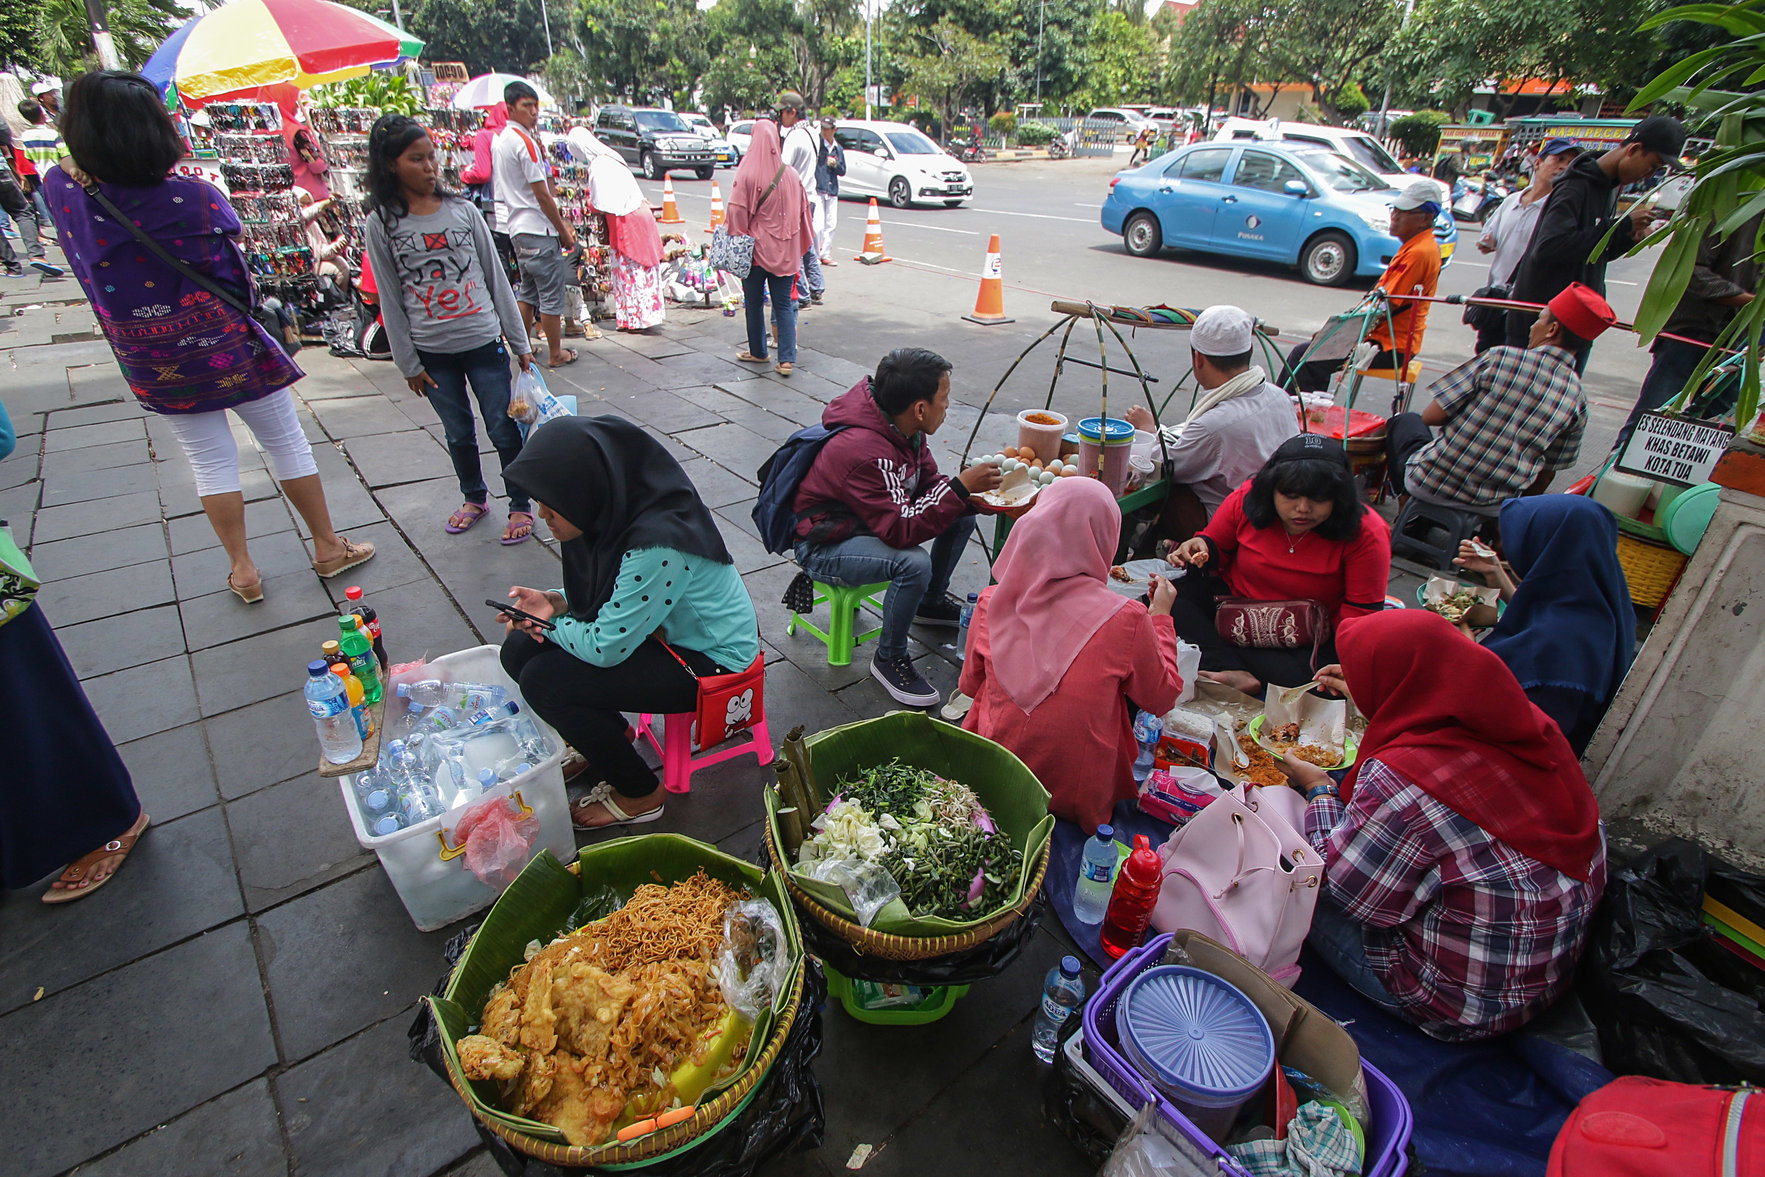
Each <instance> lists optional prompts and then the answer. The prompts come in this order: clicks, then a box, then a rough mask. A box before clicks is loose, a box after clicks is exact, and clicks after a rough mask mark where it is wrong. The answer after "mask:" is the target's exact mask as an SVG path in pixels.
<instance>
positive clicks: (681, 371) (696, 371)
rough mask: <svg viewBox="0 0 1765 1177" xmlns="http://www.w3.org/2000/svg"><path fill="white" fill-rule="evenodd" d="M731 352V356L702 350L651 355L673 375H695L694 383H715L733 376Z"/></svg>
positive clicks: (734, 369) (732, 355) (734, 367)
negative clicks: (670, 354) (727, 356)
mask: <svg viewBox="0 0 1765 1177" xmlns="http://www.w3.org/2000/svg"><path fill="white" fill-rule="evenodd" d="M734 354H735V353H733V352H731V353H729V355H730V357H731V358H728V359H726V358H724V356H722V355H716V354H706V353H705V352H702V351H687V352H683V353H677V354H675V355H673V356H670V357H666V358H663V357H651V358H652V359H655V360H656V362H657V363H658V364H660V365H661V367H662V368H663V369H664V370H665V371H668V372H670V373H673V374H675V375H687V376H692V377H695V379H694V380H693V383H695V384H715V383H716V382H717V381H719V380H724V379H727V378H729V377H731V376H733V375H734V374H735V372H736V370H737V364H736V362H735V360H734V358H733V357H734Z"/></svg>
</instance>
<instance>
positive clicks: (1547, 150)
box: [1538, 135, 1581, 155]
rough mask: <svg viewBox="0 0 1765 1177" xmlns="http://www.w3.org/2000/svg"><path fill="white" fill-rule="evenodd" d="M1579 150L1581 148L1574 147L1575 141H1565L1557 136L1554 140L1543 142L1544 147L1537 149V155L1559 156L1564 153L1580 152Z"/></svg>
mask: <svg viewBox="0 0 1765 1177" xmlns="http://www.w3.org/2000/svg"><path fill="white" fill-rule="evenodd" d="M1580 150H1581V148H1579V147H1577V146H1575V140H1573V139H1565V138H1563V137H1562V136H1561V135H1559V136H1557V137H1556V138H1555V139H1546V140H1545V141H1544V146H1542V147H1540V148H1539V149H1538V154H1540V155H1561V154H1563V153H1564V152H1565V151H1580Z"/></svg>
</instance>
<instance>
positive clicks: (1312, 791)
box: [1305, 783, 1342, 805]
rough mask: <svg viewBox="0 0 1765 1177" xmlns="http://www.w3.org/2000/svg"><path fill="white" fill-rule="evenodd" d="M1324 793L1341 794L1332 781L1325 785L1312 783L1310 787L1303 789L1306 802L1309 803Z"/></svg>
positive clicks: (1332, 795)
mask: <svg viewBox="0 0 1765 1177" xmlns="http://www.w3.org/2000/svg"><path fill="white" fill-rule="evenodd" d="M1326 794H1328V795H1329V796H1331V797H1340V796H1342V793H1341V791H1340V790H1338V789H1337V788H1336V786H1335V784H1334V783H1331V784H1327V785H1313V786H1312V787H1311V788H1309V789H1307V790H1306V791H1305V800H1306V803H1307V804H1308V805H1309V804H1310V803H1311V802H1313V801H1316V800H1317V799H1318V798H1319V797H1322V796H1324V795H1326Z"/></svg>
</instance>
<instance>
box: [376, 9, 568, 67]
mask: <svg viewBox="0 0 1765 1177" xmlns="http://www.w3.org/2000/svg"><path fill="white" fill-rule="evenodd" d="M392 3H393V4H394V5H395V6H396V5H397V4H398V0H392ZM550 7H551V5H550V4H548V3H547V2H546V0H539V21H540V23H541V24H543V25H544V26H545V55H546V56H547V57H550V56H551V55H552V18H551V14H550V13H549V12H547V11H546V10H547V9H548V8H550Z"/></svg>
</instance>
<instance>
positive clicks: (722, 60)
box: [701, 0, 864, 111]
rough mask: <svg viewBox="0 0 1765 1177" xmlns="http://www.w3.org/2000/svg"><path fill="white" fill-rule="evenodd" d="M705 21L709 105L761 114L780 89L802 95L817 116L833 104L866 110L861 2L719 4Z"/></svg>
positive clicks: (741, 0) (724, 0)
mask: <svg viewBox="0 0 1765 1177" xmlns="http://www.w3.org/2000/svg"><path fill="white" fill-rule="evenodd" d="M702 15H703V18H704V20H703V35H704V38H705V42H706V46H707V49H708V51H709V57H710V64H709V67H708V68H707V69H706V71H705V75H704V78H703V80H702V82H701V85H702V86H703V87H704V91H705V101H706V103H707V104H708V105H711V106H721V105H723V104H725V103H727V104H729V105H730V106H733V107H735V108H737V109H739V110H758V109H762V108H764V107H766V106H769V105H770V104H771V103H772V101H773V99H774V98H776V97H777V95H778V93H779V91H781V90H796V91H797V92H798V93H800V94H802V95H803V97H804V99H805V100H806V101H807V102H808V103H809V105H810V107H811V108H812V109H814V110H817V111H819V110H821V109H822V108H823V107H825V106H827V105H828V103H829V101H830V99H833V100H835V101H837V102H838V103H839V104H840V105H842V106H844V107H851V106H853V105H856V106H858V107H862V106H863V104H864V69H863V66H864V23H863V21H862V20H861V19H860V17H859V12H858V5H857V3H856V0H719V2H718V3H717V4H715V5H714V6H712V7H711V8H710V9H709V10H708V11H706V12H705V13H703V14H702ZM854 66H855V67H856V74H853V73H852V72H851V71H852V69H853V67H854ZM836 95H837V97H836Z"/></svg>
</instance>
